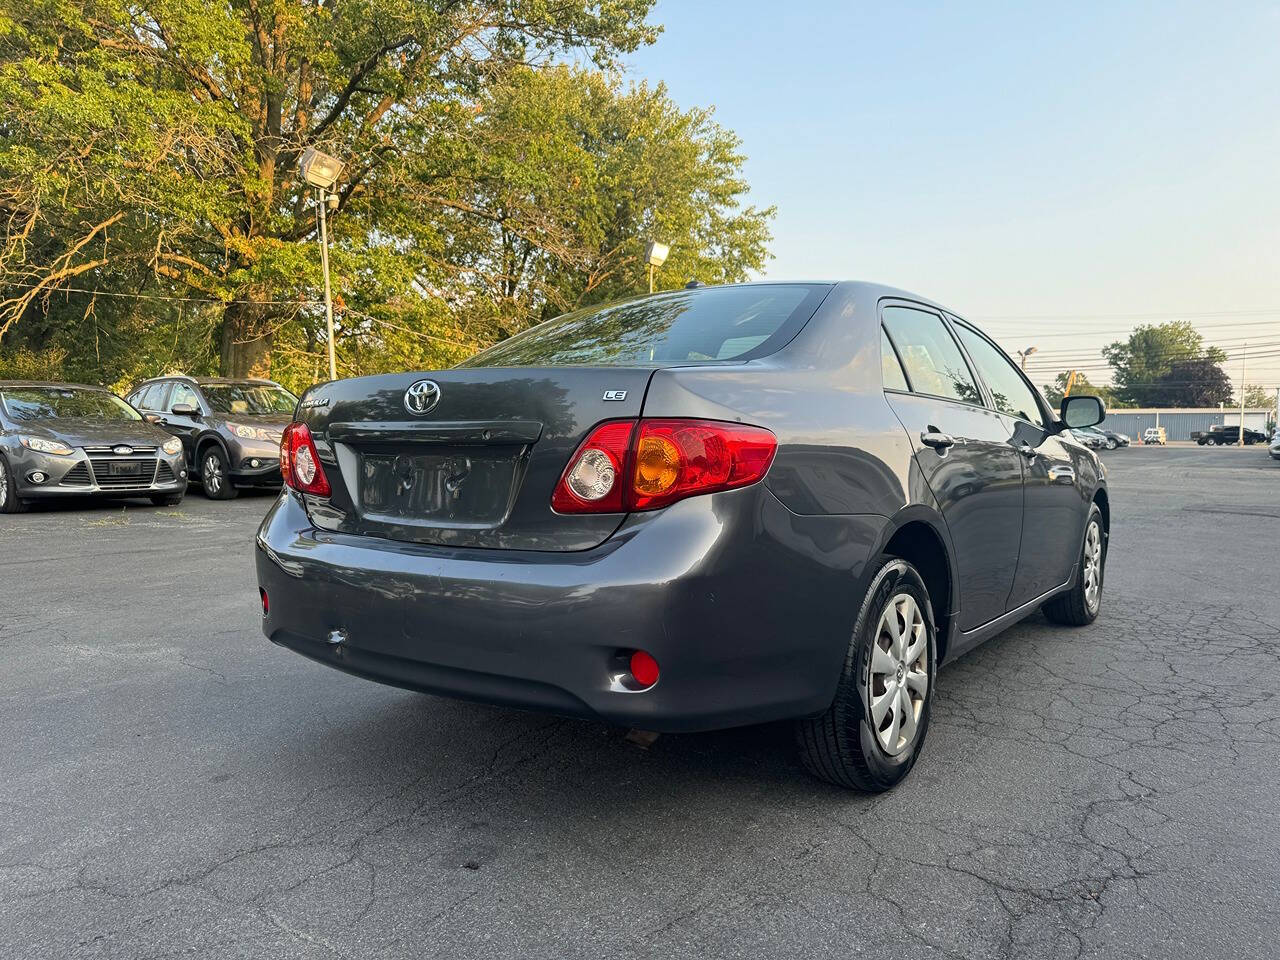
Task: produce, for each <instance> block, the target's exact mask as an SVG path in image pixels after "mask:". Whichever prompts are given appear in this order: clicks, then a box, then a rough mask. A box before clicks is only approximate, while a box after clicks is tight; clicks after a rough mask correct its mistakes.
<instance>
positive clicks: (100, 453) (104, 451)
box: [84, 443, 156, 457]
mask: <svg viewBox="0 0 1280 960" xmlns="http://www.w3.org/2000/svg"><path fill="white" fill-rule="evenodd" d="M116 447H129V448H131V449H132V450H133V456H135V457H136V456H144V455H146V454H149V453H152V454H153V453H155V452H156V448H155V447H145V446H144V447H140V446H138V445H137V444H134V443H113V444H110V445H108V446H105V447H85V448H84V452H85V453H87V454H88V455H89V456H91V457H114V456H116Z"/></svg>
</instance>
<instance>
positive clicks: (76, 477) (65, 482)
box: [59, 462, 93, 487]
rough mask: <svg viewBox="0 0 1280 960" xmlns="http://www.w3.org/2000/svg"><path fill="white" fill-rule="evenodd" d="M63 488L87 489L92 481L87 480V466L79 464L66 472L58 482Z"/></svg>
mask: <svg viewBox="0 0 1280 960" xmlns="http://www.w3.org/2000/svg"><path fill="white" fill-rule="evenodd" d="M59 483H61V484H62V486H64V487H87V486H89V484H91V483H93V481H92V480H91V479H90V478H89V465H88V464H87V463H84V462H81V463H77V464H76V465H75V466H74V467H72V468H71V469H70V470H68V471H67V472H66V475H65V476H63V478H62V479H61V480H60V481H59Z"/></svg>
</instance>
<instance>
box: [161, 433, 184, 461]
mask: <svg viewBox="0 0 1280 960" xmlns="http://www.w3.org/2000/svg"><path fill="white" fill-rule="evenodd" d="M160 449H161V450H163V451H164V452H165V453H167V454H169V456H171V457H172V456H174V455H175V454H179V453H181V452H182V440H181V439H180V438H178V437H170V438H169V439H168V440H166V441H165V442H164V445H163V446H161V447H160Z"/></svg>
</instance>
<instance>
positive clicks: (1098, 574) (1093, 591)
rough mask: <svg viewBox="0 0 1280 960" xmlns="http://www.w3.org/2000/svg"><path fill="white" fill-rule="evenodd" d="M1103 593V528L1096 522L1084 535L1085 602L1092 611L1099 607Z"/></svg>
mask: <svg viewBox="0 0 1280 960" xmlns="http://www.w3.org/2000/svg"><path fill="white" fill-rule="evenodd" d="M1101 594H1102V530H1101V529H1100V528H1099V526H1098V524H1097V523H1096V522H1094V523H1091V524H1089V530H1088V532H1087V533H1086V534H1085V535H1084V602H1085V603H1086V604H1087V605H1088V607H1089V610H1090V612H1093V611H1096V610H1097V609H1098V601H1099V600H1100V598H1101Z"/></svg>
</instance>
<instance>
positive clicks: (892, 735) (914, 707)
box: [867, 593, 929, 756]
mask: <svg viewBox="0 0 1280 960" xmlns="http://www.w3.org/2000/svg"><path fill="white" fill-rule="evenodd" d="M928 692H929V633H928V627H927V626H926V625H925V622H924V615H923V614H922V613H921V611H920V607H919V605H918V604H917V603H916V600H915V597H913V596H911V594H909V593H899V594H897V595H896V596H894V598H893V599H892V600H890V601H889V604H888V606H886V607H885V610H884V613H882V614H881V615H880V622H879V624H877V626H876V636H875V640H874V641H873V645H872V647H871V669H870V670H869V671H868V673H867V703H868V705H869V706H870V710H871V725H872V727H873V728H874V729H875V732H876V740H878V741H879V743H880V748H881V749H882V750H884V752H885V753H887V754H889V755H890V756H897V755H899V754H901V753H903V752H904V751H906V750H908V749H910V747H911V745H912V743H913V742H914V741H915V738H916V731H917V730H918V729H919V725H920V715H921V713H922V712H923V710H924V703H925V697H926V696H927V694H928Z"/></svg>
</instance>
